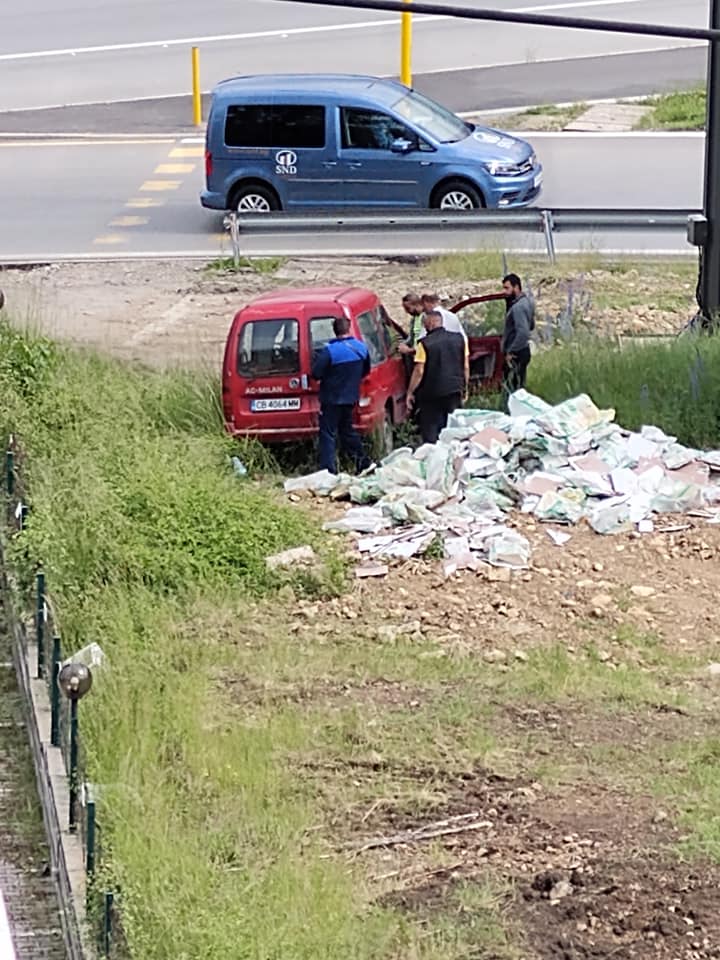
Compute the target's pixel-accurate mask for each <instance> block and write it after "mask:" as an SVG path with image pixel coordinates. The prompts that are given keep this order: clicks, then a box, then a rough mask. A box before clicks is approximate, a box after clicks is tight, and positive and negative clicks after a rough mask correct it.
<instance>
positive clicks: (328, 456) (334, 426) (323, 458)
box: [319, 403, 370, 473]
mask: <svg viewBox="0 0 720 960" xmlns="http://www.w3.org/2000/svg"><path fill="white" fill-rule="evenodd" d="M354 409H355V404H353V403H324V404H323V405H322V407H321V408H320V438H319V456H320V469H321V470H329V471H330V473H337V460H336V453H335V448H336V442H337V440H339V441H340V449H341V450H342V452H343V453H345V454H347V455H348V456H349V457H350V459H351V460H352V461H353V463H354V464H355V469H356V470H358V471H361V470H365V468H366V467H369V466H370V458H369V457H368V455H367V454H366V453H365V448H364V447H363V442H362V439H361V438H360V435H359V434H358V432H357V430H356V429H355V427H354V426H353V422H352V418H353V410H354Z"/></svg>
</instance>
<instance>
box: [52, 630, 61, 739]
mask: <svg viewBox="0 0 720 960" xmlns="http://www.w3.org/2000/svg"><path fill="white" fill-rule="evenodd" d="M59 674H60V637H53V652H52V686H51V687H50V743H51V744H52V745H53V747H59V746H60V688H59V687H58V676H59Z"/></svg>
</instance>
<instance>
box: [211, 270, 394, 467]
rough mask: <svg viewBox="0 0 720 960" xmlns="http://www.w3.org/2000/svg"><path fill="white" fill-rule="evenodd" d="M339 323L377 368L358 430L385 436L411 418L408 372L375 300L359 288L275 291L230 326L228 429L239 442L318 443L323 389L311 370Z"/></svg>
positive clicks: (364, 394) (225, 394)
mask: <svg viewBox="0 0 720 960" xmlns="http://www.w3.org/2000/svg"><path fill="white" fill-rule="evenodd" d="M336 317H347V318H348V319H349V320H350V324H351V331H352V334H353V336H355V337H357V338H358V339H359V340H362V341H363V342H364V343H365V344H366V346H367V348H368V350H369V352H370V362H371V365H372V368H371V372H370V375H369V376H368V377H366V378H365V379H364V380H363V383H362V387H361V396H360V402H359V404H358V406H357V408H356V413H355V425H356V427H357V428H358V430H359V431H360V432H361V433H363V434H368V433H372V432H373V431H376V430H378V431H382V433H383V440H384V442H385V445H386V446H387V447H388V449H392V447H391V443H392V428H393V425H394V424H397V423H401V422H402V421H403V420H404V419H405V417H406V409H405V371H404V367H403V363H402V358H401V357H399V356H397V355H395V353H394V350H393V339H392V336H391V333H390V325H391V324H392V321H391V320H390V319H389V317H388V315H387V312H386V311H385V308H384V307H383V305H382V304H381V302H380V300H379V299H378V296H377V294H375V293H373V292H372V291H371V290H364V289H361V288H360V287H310V288H307V289H287V290H277V291H275V292H273V293H267V294H264V295H263V296H261V297H258V298H257V299H256V300H253V301H252V302H251V303H249V304H248V305H247V306H246V307H243V309H242V310H240V311H239V312H238V313H237V314H236V315H235V318H234V320H233V322H232V326H231V327H230V333H229V335H228V339H227V344H226V346H225V358H224V361H223V383H222V399H223V412H224V415H225V425H226V427H227V429H228V431H229V432H230V433H232V434H235V435H237V436H244V437H247V436H249V437H256V438H257V439H258V440H262V441H264V442H266V443H282V442H286V441H289V440H305V439H311V438H313V437H314V436H315V435H316V434H317V431H318V414H319V410H320V403H319V398H318V391H319V384H318V382H317V381H315V380H313V379H312V376H311V373H310V370H311V366H312V357H313V353H314V351H316V350H317V349H319V348H320V347H322V346H324V345H325V344H326V343H327V342H328V340H331V339H332V338H333V336H334V334H333V329H332V324H333V320H334V319H335V318H336Z"/></svg>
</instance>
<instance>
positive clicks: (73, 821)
mask: <svg viewBox="0 0 720 960" xmlns="http://www.w3.org/2000/svg"><path fill="white" fill-rule="evenodd" d="M77 710H78V702H77V700H71V701H70V816H69V827H70V832H71V833H74V832H75V831H76V830H77V810H76V807H77V797H78V770H77V766H78V719H77Z"/></svg>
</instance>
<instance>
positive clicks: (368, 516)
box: [323, 507, 390, 533]
mask: <svg viewBox="0 0 720 960" xmlns="http://www.w3.org/2000/svg"><path fill="white" fill-rule="evenodd" d="M389 526H390V521H389V520H388V518H387V517H386V516H384V514H383V512H382V510H381V509H380V508H379V507H350V508H349V509H348V510H347V511H346V512H345V516H343V517H342V518H341V519H340V520H330V521H328V522H327V523H324V524H323V530H333V531H337V532H344V533H348V532H352V531H355V532H356V533H377V532H378V531H380V530H384V529H385V528H386V527H389Z"/></svg>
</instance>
